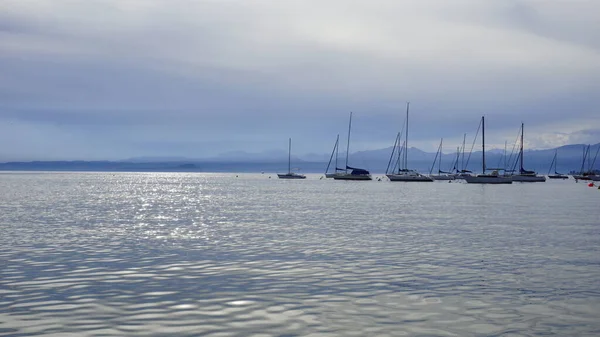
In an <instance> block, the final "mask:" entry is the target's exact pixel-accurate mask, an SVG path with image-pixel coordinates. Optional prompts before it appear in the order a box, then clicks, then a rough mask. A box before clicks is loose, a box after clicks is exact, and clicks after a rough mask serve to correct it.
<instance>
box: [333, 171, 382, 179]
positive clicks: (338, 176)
mask: <svg viewBox="0 0 600 337" xmlns="http://www.w3.org/2000/svg"><path fill="white" fill-rule="evenodd" d="M333 179H334V180H373V178H372V177H371V175H370V174H369V175H365V174H351V173H337V174H335V175H334V176H333Z"/></svg>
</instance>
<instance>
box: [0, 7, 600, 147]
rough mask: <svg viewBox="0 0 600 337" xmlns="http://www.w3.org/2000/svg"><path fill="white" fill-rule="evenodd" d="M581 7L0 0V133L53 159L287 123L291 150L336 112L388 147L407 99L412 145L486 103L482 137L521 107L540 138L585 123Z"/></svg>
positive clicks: (589, 62) (325, 138)
mask: <svg viewBox="0 0 600 337" xmlns="http://www.w3.org/2000/svg"><path fill="white" fill-rule="evenodd" d="M598 12H600V3H595V2H592V1H558V0H557V1H535V0H531V1H516V0H513V1H500V0H494V1H485V2H482V1H476V0H459V1H453V2H451V3H450V2H447V1H442V0H428V1H421V2H413V1H373V2H347V1H341V0H340V1H326V2H311V1H286V2H280V1H260V2H246V1H226V2H223V1H215V2H211V1H203V2H196V1H183V0H180V1H158V0H154V1H152V0H148V1H143V2H141V1H116V0H115V1H85V2H71V1H53V2H52V3H51V4H50V3H49V2H47V1H26V2H24V1H4V2H2V3H0V13H2V14H0V74H2V75H1V76H0V102H1V103H0V123H1V124H3V125H5V126H4V128H5V129H8V130H7V132H8V133H4V135H3V136H1V137H0V139H3V140H4V142H6V141H8V142H10V143H11V144H14V146H13V147H12V148H14V149H18V150H15V151H16V152H19V153H22V154H23V155H26V154H28V153H29V154H30V156H31V157H32V158H33V157H36V156H39V151H37V150H36V149H37V147H36V145H35V144H36V141H39V142H44V143H45V144H49V145H48V146H49V147H50V148H51V149H52V148H53V147H52V144H54V145H55V146H54V148H55V149H58V148H60V151H59V150H48V151H43V152H44V153H45V154H48V152H53V151H54V153H55V156H63V157H69V156H78V157H85V156H87V155H89V153H90V152H92V153H96V154H98V155H100V154H101V155H102V156H106V157H118V156H136V155H151V154H153V153H155V154H157V155H165V154H174V155H188V156H194V157H200V156H203V155H213V154H216V153H218V152H223V151H227V150H238V149H239V150H248V151H260V150H263V149H270V148H279V147H283V148H285V139H287V137H290V136H291V137H293V138H294V139H295V141H294V144H295V148H296V149H297V150H298V152H299V153H303V152H327V151H329V149H330V147H331V146H332V143H333V140H334V139H335V134H337V133H342V134H345V130H346V123H347V116H348V112H349V111H354V112H355V113H356V115H355V116H356V120H355V128H354V135H353V148H355V149H356V150H364V149H369V148H374V147H379V146H382V145H384V144H389V145H391V143H392V142H393V140H394V136H395V133H396V132H397V131H398V129H399V128H400V127H401V125H402V119H403V113H404V105H405V102H406V101H408V100H410V101H411V102H412V110H411V111H412V114H411V143H413V144H414V145H415V146H421V147H425V148H426V149H429V150H431V149H435V147H436V144H437V142H438V141H439V138H440V137H444V138H446V139H448V142H447V143H448V146H449V147H451V146H454V145H455V144H458V143H459V142H461V141H462V134H463V132H469V133H470V134H471V133H474V131H475V130H476V128H477V122H478V120H479V117H480V116H481V115H482V114H486V115H487V116H488V121H489V122H488V129H489V133H490V137H492V138H490V140H491V142H492V143H493V142H495V143H497V144H503V142H504V140H505V139H508V140H509V141H510V140H511V139H512V138H513V134H514V131H515V130H516V129H517V128H518V126H519V124H520V122H521V121H524V122H525V123H526V124H527V125H528V130H529V131H528V138H529V137H530V138H531V145H532V146H539V147H544V146H546V145H547V144H549V142H550V141H548V140H547V138H548V137H549V136H548V135H552V134H556V135H558V134H577V132H581V130H587V129H600V117H599V116H600V114H599V113H598V108H597V107H598V106H600V105H599V103H600V102H599V99H598V98H597V97H596V94H595V92H596V91H597V88H598V87H599V86H600V80H599V79H600V55H599V52H600V51H599V47H600V36H599V34H600V33H598V32H600V23H599V22H598V20H596V18H595V15H594V13H598ZM8 123H13V124H12V125H15V123H16V124H18V125H21V126H22V128H23V130H22V132H19V133H15V132H9V131H10V129H11V128H10V127H7V126H6V125H7V124H8ZM59 133H60V134H61V135H65V134H68V135H70V136H69V137H63V138H61V137H62V136H60V137H58V136H56V134H59ZM9 135H10V136H9ZM26 137H28V138H26ZM534 139H535V141H534ZM544 139H546V140H544ZM561 139H562V141H563V142H568V141H570V138H568V137H566V138H565V137H555V138H554V140H552V143H558V142H560V140H561ZM160 144H164V145H160ZM281 144H283V145H281ZM389 145H387V146H389ZM557 145H561V144H557ZM90 148H91V149H92V150H93V151H90V150H89V149H90ZM2 151H5V150H2ZM36 151H37V152H36ZM174 152H175V153H174ZM0 154H2V153H1V152H0Z"/></svg>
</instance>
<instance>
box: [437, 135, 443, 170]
mask: <svg viewBox="0 0 600 337" xmlns="http://www.w3.org/2000/svg"><path fill="white" fill-rule="evenodd" d="M442 142H444V138H442V139H440V160H439V161H438V174H440V172H441V171H442Z"/></svg>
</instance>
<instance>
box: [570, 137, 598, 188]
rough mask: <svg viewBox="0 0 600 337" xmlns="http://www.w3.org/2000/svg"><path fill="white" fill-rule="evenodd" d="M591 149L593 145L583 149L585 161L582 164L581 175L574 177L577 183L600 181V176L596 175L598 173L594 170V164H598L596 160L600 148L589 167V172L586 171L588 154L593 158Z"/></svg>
mask: <svg viewBox="0 0 600 337" xmlns="http://www.w3.org/2000/svg"><path fill="white" fill-rule="evenodd" d="M590 149H591V145H588V146H587V147H586V146H584V147H583V161H582V162H581V170H579V174H577V175H573V178H575V181H577V180H593V181H600V176H598V175H596V173H595V172H594V170H593V167H594V164H595V163H596V158H597V157H598V151H600V146H599V147H598V149H597V150H596V155H595V156H594V160H592V161H591V163H590V165H589V167H588V170H587V171H584V168H585V160H586V159H587V157H588V154H589V155H590V157H591V153H590Z"/></svg>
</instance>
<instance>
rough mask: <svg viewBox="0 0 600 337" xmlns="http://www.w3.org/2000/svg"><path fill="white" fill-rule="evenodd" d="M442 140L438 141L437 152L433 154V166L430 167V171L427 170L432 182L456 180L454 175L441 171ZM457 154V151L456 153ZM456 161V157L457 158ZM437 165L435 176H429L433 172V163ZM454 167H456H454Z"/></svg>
mask: <svg viewBox="0 0 600 337" xmlns="http://www.w3.org/2000/svg"><path fill="white" fill-rule="evenodd" d="M443 141H444V139H443V138H442V139H440V146H439V147H438V150H437V152H436V154H435V159H434V160H433V164H432V165H431V170H429V177H430V178H431V179H433V180H454V179H456V176H455V175H454V174H452V173H451V172H445V171H442V143H443ZM457 153H458V151H457ZM457 159H458V157H457ZM436 162H437V163H438V173H437V174H431V172H433V168H434V167H435V163H436ZM454 167H456V165H454Z"/></svg>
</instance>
